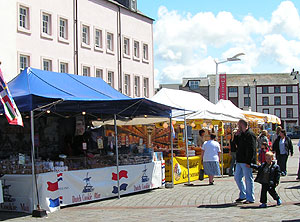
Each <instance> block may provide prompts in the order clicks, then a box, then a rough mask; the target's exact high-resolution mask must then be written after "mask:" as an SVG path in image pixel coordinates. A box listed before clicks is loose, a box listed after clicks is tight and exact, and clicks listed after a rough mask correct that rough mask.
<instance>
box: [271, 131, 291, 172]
mask: <svg viewBox="0 0 300 222" xmlns="http://www.w3.org/2000/svg"><path fill="white" fill-rule="evenodd" d="M272 150H273V151H274V152H275V154H276V159H277V164H278V165H279V167H280V170H281V176H286V174H287V170H286V163H287V160H288V157H289V154H291V156H293V154H294V150H293V144H292V141H291V139H290V138H289V137H288V136H286V131H285V130H284V129H282V130H281V131H280V134H279V137H277V139H276V140H275V142H274V144H273V146H272Z"/></svg>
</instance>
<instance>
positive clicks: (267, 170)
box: [250, 152, 282, 208]
mask: <svg viewBox="0 0 300 222" xmlns="http://www.w3.org/2000/svg"><path fill="white" fill-rule="evenodd" d="M273 159H274V154H273V153H272V152H267V153H266V161H265V162H263V163H262V164H261V165H260V166H258V165H256V164H252V163H251V165H250V167H251V168H255V169H257V170H258V173H257V177H256V178H255V180H254V181H255V182H258V183H260V184H261V194H260V202H261V205H259V207H260V208H266V207H267V192H269V194H270V195H271V196H272V197H273V199H274V200H276V201H277V205H278V206H279V205H281V203H282V201H281V200H280V197H279V196H278V194H277V192H276V190H275V188H276V186H277V185H278V184H279V179H280V167H279V166H278V165H277V164H276V163H275V161H273Z"/></svg>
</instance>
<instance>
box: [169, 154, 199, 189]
mask: <svg viewBox="0 0 300 222" xmlns="http://www.w3.org/2000/svg"><path fill="white" fill-rule="evenodd" d="M170 163H171V159H170V158H166V181H168V182H171V181H172V175H171V173H172V171H171V164H170ZM189 169H190V181H195V180H199V172H200V169H202V163H201V157H200V156H193V157H189ZM173 170H174V184H179V183H186V182H188V169H187V158H186V157H174V158H173Z"/></svg>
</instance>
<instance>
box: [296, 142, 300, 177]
mask: <svg viewBox="0 0 300 222" xmlns="http://www.w3.org/2000/svg"><path fill="white" fill-rule="evenodd" d="M297 146H298V148H299V153H300V140H299V141H298V144H297ZM296 180H300V155H299V167H298V173H297V178H296Z"/></svg>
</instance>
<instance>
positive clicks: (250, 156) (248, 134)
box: [234, 119, 257, 204]
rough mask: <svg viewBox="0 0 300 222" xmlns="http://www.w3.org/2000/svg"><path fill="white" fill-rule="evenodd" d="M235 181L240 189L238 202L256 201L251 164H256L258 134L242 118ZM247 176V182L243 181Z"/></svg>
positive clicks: (239, 125) (239, 128) (239, 129)
mask: <svg viewBox="0 0 300 222" xmlns="http://www.w3.org/2000/svg"><path fill="white" fill-rule="evenodd" d="M237 134H238V137H237V139H236V141H237V152H236V169H235V174H234V179H235V182H236V184H237V186H238V188H239V190H240V193H239V198H238V199H236V202H242V201H244V200H245V201H244V202H243V203H245V204H249V203H254V201H255V197H254V181H253V174H252V168H250V167H249V165H251V164H256V141H257V140H256V136H255V134H254V133H253V131H252V130H251V129H250V128H249V127H248V123H247V122H246V121H245V120H243V119H241V120H239V122H238V132H237ZM243 177H245V182H244V181H243Z"/></svg>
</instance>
